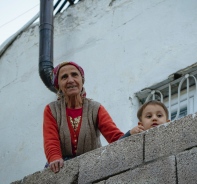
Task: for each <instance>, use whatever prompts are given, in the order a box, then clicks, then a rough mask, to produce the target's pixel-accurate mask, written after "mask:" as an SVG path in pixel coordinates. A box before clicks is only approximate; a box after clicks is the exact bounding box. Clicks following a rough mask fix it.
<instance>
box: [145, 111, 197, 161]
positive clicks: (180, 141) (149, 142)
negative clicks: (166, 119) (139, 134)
mask: <svg viewBox="0 0 197 184" xmlns="http://www.w3.org/2000/svg"><path fill="white" fill-rule="evenodd" d="M196 135H197V114H196V115H188V116H186V117H184V118H182V119H179V120H176V121H173V122H170V123H166V124H164V125H160V126H158V127H155V128H151V129H149V130H148V131H147V132H146V133H145V161H150V160H153V159H157V158H159V157H162V156H168V155H172V154H177V153H179V152H181V151H184V150H185V149H188V148H191V147H193V146H197V139H196Z"/></svg>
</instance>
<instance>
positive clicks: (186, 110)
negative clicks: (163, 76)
mask: <svg viewBox="0 0 197 184" xmlns="http://www.w3.org/2000/svg"><path fill="white" fill-rule="evenodd" d="M136 96H137V97H138V99H139V101H140V102H141V103H142V104H143V103H145V102H147V101H150V100H159V101H161V102H163V103H164V104H165V105H166V106H167V108H168V111H169V119H170V120H174V119H179V118H181V117H183V116H185V115H188V114H192V113H194V112H196V111H197V64H194V65H192V66H189V67H187V68H186V69H183V70H180V71H178V72H176V73H174V74H172V75H170V76H169V77H168V79H167V80H165V81H162V82H161V83H159V84H156V85H154V86H151V87H149V88H145V89H143V90H142V91H140V92H138V93H136Z"/></svg>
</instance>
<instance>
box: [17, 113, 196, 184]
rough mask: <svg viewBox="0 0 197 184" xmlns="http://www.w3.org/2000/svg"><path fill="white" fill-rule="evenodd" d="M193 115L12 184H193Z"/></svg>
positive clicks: (194, 163)
mask: <svg viewBox="0 0 197 184" xmlns="http://www.w3.org/2000/svg"><path fill="white" fill-rule="evenodd" d="M196 171H197V113H196V114H193V115H188V116H186V117H184V118H182V119H180V120H176V121H173V122H170V123H166V124H163V125H160V126H158V127H155V128H152V129H149V130H148V131H145V132H143V133H141V134H136V135H132V136H130V137H128V138H125V139H122V140H119V141H116V142H114V143H112V144H110V145H107V146H104V147H102V148H99V149H96V150H93V151H91V152H88V153H86V154H83V155H81V156H79V157H76V158H74V159H71V160H69V161H66V162H65V165H64V168H63V169H62V170H61V171H60V172H59V173H57V174H54V173H52V172H51V171H50V169H45V170H42V171H38V172H36V173H34V174H32V175H29V176H26V177H24V178H23V179H22V180H19V181H15V182H13V184H37V183H42V184H49V183H53V184H62V183H73V184H74V183H79V184H84V183H97V184H115V183H116V184H124V183H125V184H127V183H132V184H145V183H148V184H158V183H159V184H166V183H170V184H186V183H190V184H196V183H197V174H196Z"/></svg>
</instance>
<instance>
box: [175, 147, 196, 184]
mask: <svg viewBox="0 0 197 184" xmlns="http://www.w3.org/2000/svg"><path fill="white" fill-rule="evenodd" d="M176 158H177V173H178V183H179V184H186V183H189V184H196V183H197V148H193V149H191V150H189V151H185V152H182V153H180V154H178V155H177V156H176Z"/></svg>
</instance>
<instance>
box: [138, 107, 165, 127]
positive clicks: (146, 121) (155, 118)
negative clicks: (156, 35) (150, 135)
mask: <svg viewBox="0 0 197 184" xmlns="http://www.w3.org/2000/svg"><path fill="white" fill-rule="evenodd" d="M168 121H169V120H168V119H167V117H166V113H165V111H164V109H163V108H162V107H161V106H160V105H147V106H146V108H145V109H144V110H143V112H142V117H141V122H139V124H141V125H142V126H143V127H144V130H148V129H149V128H152V127H155V126H158V125H161V124H163V123H166V122H168Z"/></svg>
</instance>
